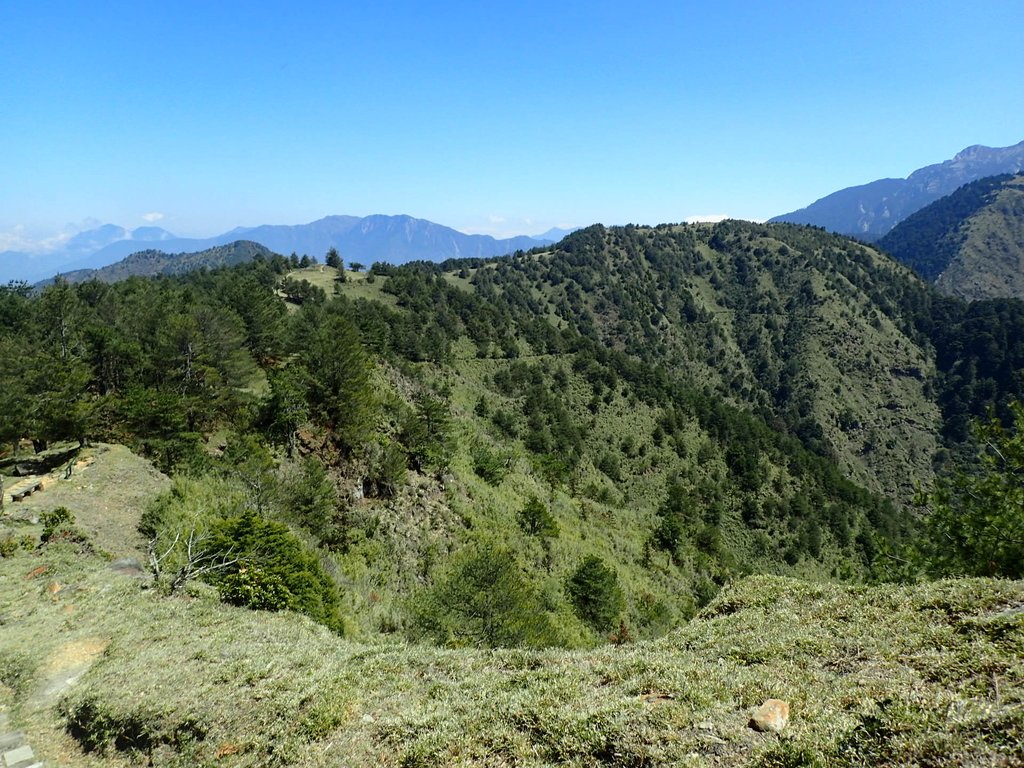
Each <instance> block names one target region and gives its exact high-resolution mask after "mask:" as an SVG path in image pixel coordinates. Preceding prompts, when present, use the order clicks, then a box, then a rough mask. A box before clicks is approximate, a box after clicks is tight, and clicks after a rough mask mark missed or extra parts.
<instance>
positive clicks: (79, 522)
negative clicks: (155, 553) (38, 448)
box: [4, 443, 171, 558]
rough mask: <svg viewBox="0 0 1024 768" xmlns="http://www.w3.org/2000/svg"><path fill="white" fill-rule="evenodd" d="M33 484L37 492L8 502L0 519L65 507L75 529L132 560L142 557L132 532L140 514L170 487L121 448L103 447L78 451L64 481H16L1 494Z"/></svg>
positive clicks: (60, 476)
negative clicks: (68, 511)
mask: <svg viewBox="0 0 1024 768" xmlns="http://www.w3.org/2000/svg"><path fill="white" fill-rule="evenodd" d="M39 481H41V483H42V487H41V488H40V490H38V491H36V492H35V493H33V494H32V495H30V496H27V497H25V499H24V500H22V501H18V502H12V501H10V500H8V501H7V502H6V505H5V507H4V514H6V515H9V516H11V517H12V518H22V519H26V518H37V517H38V516H39V515H40V514H41V513H43V512H49V511H51V510H53V509H55V508H57V507H67V508H68V509H69V510H70V511H71V513H72V514H73V515H74V516H75V525H76V527H78V528H79V529H81V530H82V531H83V532H84V533H86V534H87V535H88V536H89V538H90V540H91V541H92V543H93V544H94V545H95V546H96V547H97V548H99V549H100V550H102V551H104V552H107V553H109V554H110V555H112V556H113V557H115V558H129V557H136V558H137V557H140V556H142V555H143V554H144V553H145V548H146V542H145V541H144V540H143V537H142V536H141V535H140V534H139V532H138V525H139V520H140V518H141V516H142V512H143V510H144V509H145V508H146V505H147V504H149V502H150V501H152V500H153V498H154V497H155V496H156V495H157V494H159V493H162V492H164V491H166V490H167V489H168V488H170V484H171V481H170V480H169V479H168V478H167V476H166V475H163V474H161V473H160V472H158V471H157V470H156V469H155V468H154V467H153V465H152V464H150V463H149V462H148V461H147V460H146V459H143V458H141V457H139V456H136V455H135V454H133V453H132V452H131V451H130V450H128V449H127V448H126V447H124V446H123V445H107V444H103V443H101V444H97V445H95V446H93V447H91V448H86V449H84V450H83V451H82V453H81V455H80V456H79V457H78V459H77V461H76V462H75V464H74V466H73V469H72V473H71V476H70V477H69V478H67V479H65V470H64V468H63V467H60V468H58V469H56V470H54V471H53V472H50V473H49V474H47V475H42V476H40V477H35V478H25V479H24V480H18V481H17V482H16V483H15V484H12V485H10V486H8V488H6V489H5V493H10V490H11V488H16V487H18V486H29V485H31V484H32V483H33V482H39ZM8 483H10V480H8ZM8 499H9V497H8Z"/></svg>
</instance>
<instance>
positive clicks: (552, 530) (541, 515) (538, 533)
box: [517, 496, 558, 539]
mask: <svg viewBox="0 0 1024 768" xmlns="http://www.w3.org/2000/svg"><path fill="white" fill-rule="evenodd" d="M517 519H518V521H519V527H520V528H522V529H523V531H525V532H526V534H527V535H529V536H535V537H538V538H542V539H548V538H552V539H553V538H557V537H558V522H557V521H556V520H555V518H554V517H553V516H552V514H551V512H550V511H548V507H547V505H546V504H545V503H544V502H543V501H541V500H540V499H538V498H537V497H536V496H531V497H530V498H529V500H528V501H527V502H526V504H524V505H523V508H522V509H521V510H519V515H518V516H517Z"/></svg>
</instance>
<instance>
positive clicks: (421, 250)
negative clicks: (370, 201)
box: [0, 215, 571, 283]
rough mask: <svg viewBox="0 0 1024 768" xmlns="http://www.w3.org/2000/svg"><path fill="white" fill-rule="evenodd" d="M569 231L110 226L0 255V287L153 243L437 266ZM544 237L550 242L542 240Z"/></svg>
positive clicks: (173, 249)
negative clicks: (199, 230) (197, 232)
mask: <svg viewBox="0 0 1024 768" xmlns="http://www.w3.org/2000/svg"><path fill="white" fill-rule="evenodd" d="M570 231H571V230H559V229H552V230H549V231H548V232H546V233H544V234H543V235H540V236H538V237H528V236H526V235H521V236H519V237H512V238H506V239H501V240H499V239H495V238H493V237H491V236H489V235H467V234H465V233H463V232H459V231H457V230H454V229H452V228H450V227H446V226H443V225H441V224H435V223H434V222H431V221H426V220H425V219H416V218H413V217H411V216H382V215H374V216H365V217H359V216H327V217H325V218H323V219H319V220H317V221H314V222H311V223H309V224H298V225H294V226H288V225H262V226H258V227H237V228H235V229H232V230H231V231H230V232H225V233H224V234H222V235H218V236H216V237H210V238H180V237H177V236H175V235H173V234H172V233H170V232H168V231H166V230H164V229H161V228H159V227H140V228H138V229H135V230H131V231H129V230H126V229H124V228H123V227H119V226H116V225H114V224H106V225H104V226H102V227H97V228H96V229H91V230H88V231H86V232H81V233H79V234H77V235H75V236H74V237H72V238H71V239H70V240H68V242H67V243H65V245H64V247H63V248H61V249H60V250H59V251H55V252H53V253H48V254H45V255H34V254H29V253H22V252H17V251H4V252H2V253H0V283H3V282H7V281H8V280H27V281H29V282H35V281H38V280H41V279H44V278H49V277H53V276H54V275H55V274H57V273H65V272H79V271H81V270H89V269H99V268H101V267H105V266H107V265H110V264H113V263H115V262H117V261H120V260H121V259H124V258H125V257H126V256H129V255H131V254H133V253H136V252H138V251H141V250H147V249H150V248H152V247H153V246H154V244H159V248H160V250H161V251H163V252H165V253H198V252H201V251H207V250H209V249H211V248H216V247H217V246H223V245H227V244H229V243H233V242H235V241H238V240H248V241H251V242H254V243H259V244H260V245H262V246H264V247H266V248H269V249H270V250H271V251H274V252H276V253H282V254H285V255H288V254H291V253H293V252H294V253H298V254H300V255H303V254H309V255H310V256H316V257H318V258H320V259H321V260H322V259H323V256H324V254H325V253H326V252H327V251H328V249H330V248H332V247H333V248H337V249H338V251H339V252H340V253H341V255H342V257H343V258H344V259H345V261H346V262H348V263H351V262H362V263H364V264H366V265H367V266H369V265H370V264H372V263H373V262H375V261H384V262H388V263H391V264H404V263H406V262H408V261H418V260H427V261H443V260H445V259H449V258H465V257H480V258H486V257H491V256H501V255H503V254H506V253H513V252H515V251H517V250H528V249H530V248H535V247H537V246H539V245H547V244H549V243H552V242H555V241H556V240H560V239H561V238H562V237H564V236H565V234H567V233H568V232H570ZM548 235H551V236H550V237H549V236H548Z"/></svg>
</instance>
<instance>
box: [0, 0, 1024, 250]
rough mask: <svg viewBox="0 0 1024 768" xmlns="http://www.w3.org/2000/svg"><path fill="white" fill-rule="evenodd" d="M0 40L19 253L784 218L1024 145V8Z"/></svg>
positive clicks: (313, 16)
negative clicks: (136, 237) (285, 236)
mask: <svg viewBox="0 0 1024 768" xmlns="http://www.w3.org/2000/svg"><path fill="white" fill-rule="evenodd" d="M0 19H2V21H3V23H2V25H0V117H2V119H0V250H4V249H5V248H10V247H18V245H19V244H21V245H22V246H25V245H26V244H28V245H31V246H34V247H42V246H41V245H40V244H41V243H42V242H44V241H45V240H46V239H47V238H53V237H54V236H55V235H59V233H61V232H63V233H65V236H66V233H67V232H69V231H73V230H74V229H75V228H81V227H84V226H87V225H88V224H89V223H94V222H114V223H118V224H121V225H123V226H126V227H129V228H133V227H136V226H141V225H144V224H146V223H148V222H152V223H157V224H159V225H160V226H163V227H165V228H167V229H169V230H171V231H172V232H174V233H176V234H179V235H185V236H206V235H213V234H216V233H219V232H222V231H225V230H227V229H230V228H232V227H234V226H239V225H242V226H247V225H256V224H263V223H274V224H295V223H304V222H308V221H312V220H314V219H317V218H320V217H322V216H325V215H329V214H352V215H366V214H371V213H386V214H397V213H407V214H411V215H414V216H418V217H422V218H427V219H431V220H433V221H437V222H440V223H442V224H447V225H449V226H454V227H456V228H458V229H462V230H464V231H473V232H487V233H491V234H496V235H506V234H512V233H527V234H533V233H537V232H541V231H543V230H545V229H547V228H548V227H551V226H561V225H585V224H589V223H593V222H595V221H601V222H604V223H606V224H617V223H626V222H636V223H651V224H654V223H659V222H664V221H681V220H684V219H687V218H690V217H696V216H714V215H725V214H727V215H731V216H735V217H740V218H751V219H763V218H767V217H769V216H772V215H775V214H778V213H783V212H786V211H789V210H792V209H794V208H798V207H801V206H803V205H806V204H807V203H810V202H811V201H813V200H814V199H816V198H818V197H821V196H823V195H825V194H827V193H829V192H832V191H834V190H836V189H839V188H842V187H845V186H849V185H852V184H858V183H863V182H867V181H871V180H873V179H876V178H880V177H885V176H906V175H907V174H908V173H910V172H911V171H913V170H914V169H916V168H918V167H921V166H924V165H928V164H930V163H934V162H939V161H941V160H944V159H947V158H949V157H952V155H953V154H955V153H956V152H957V151H959V150H960V149H962V148H964V147H965V146H967V145H970V144H987V145H989V146H1007V145H1010V144H1015V143H1017V142H1019V141H1021V140H1022V139H1024V46H1022V45H1021V44H1020V30H1021V28H1022V26H1024V25H1022V22H1024V5H1022V4H1021V3H1020V2H1017V1H1016V0H1007V1H1006V2H984V1H982V2H976V3H972V4H970V6H968V4H967V3H963V2H955V3H954V2H941V1H931V2H908V1H905V0H904V1H901V2H893V1H892V0H887V1H886V2H841V1H839V2H821V0H817V1H816V2H806V3H805V2H790V3H766V2H716V3H710V2H708V3H686V2H679V1H678V0H677V1H676V2H642V1H641V2H634V3H628V4H627V3H618V2H616V3H612V2H601V1H600V0H598V1H597V2H588V3H576V2H566V3H558V2H551V1H549V2H519V3H491V2H466V3H463V2H449V3H426V2H420V3H414V2H386V1H385V2H377V3H367V4H362V3H361V4H355V3H344V2H342V3H316V2H302V1H301V0H298V1H296V2H292V3H288V4H284V3H261V2H253V1H250V2H246V3H235V2H216V3H210V2H202V3H198V2H176V3H139V2H130V3H116V2H104V3H91V2H84V1H82V2H43V1H41V2H38V3H30V2H25V1H18V0H0ZM54 242H55V241H54ZM26 247H27V246H26Z"/></svg>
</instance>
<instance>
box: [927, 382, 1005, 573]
mask: <svg viewBox="0 0 1024 768" xmlns="http://www.w3.org/2000/svg"><path fill="white" fill-rule="evenodd" d="M1010 411H1011V413H1012V415H1013V423H1012V425H1011V426H1009V427H1007V426H1004V425H1003V423H1002V422H1001V421H999V420H998V419H996V418H995V417H991V418H990V419H989V420H988V421H986V422H981V423H979V424H977V425H976V428H975V432H976V435H977V440H978V444H979V446H980V454H979V466H978V468H977V470H976V471H975V472H972V473H968V472H960V473H958V474H957V475H956V476H955V477H954V478H953V479H952V480H951V481H948V482H940V483H939V485H938V488H937V489H936V490H935V492H934V493H933V494H931V496H930V497H929V498H927V499H922V501H924V502H929V503H930V506H931V512H930V514H929V515H928V517H927V518H926V520H925V526H926V528H927V530H928V532H929V534H930V536H929V541H928V546H927V549H926V556H927V562H928V566H929V568H930V570H931V571H932V572H933V573H935V574H936V575H973V576H1003V577H1006V578H1011V579H1019V578H1022V577H1024V512H1022V510H1024V404H1021V403H1019V402H1015V403H1013V404H1011V405H1010Z"/></svg>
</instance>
